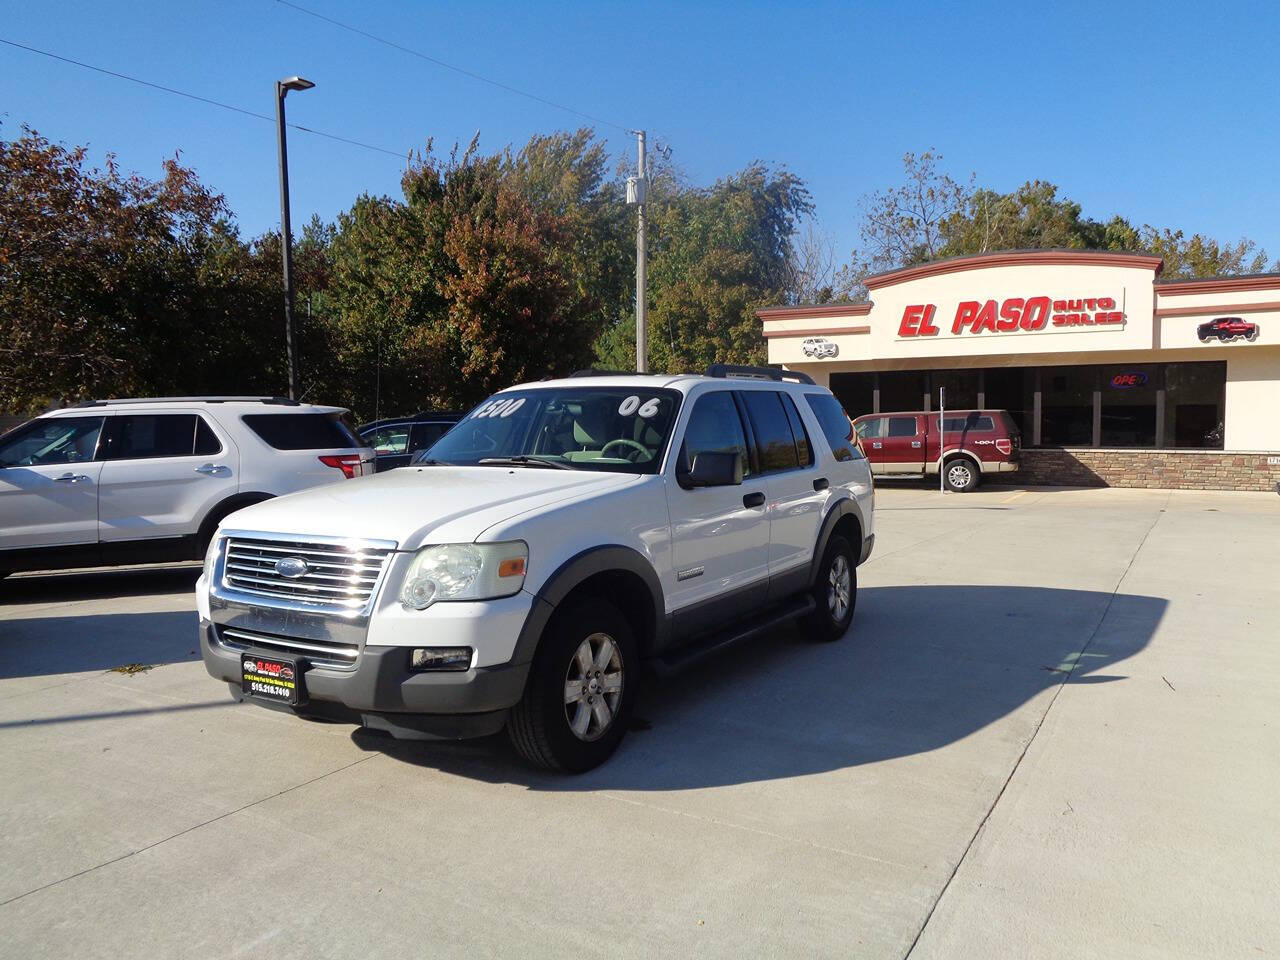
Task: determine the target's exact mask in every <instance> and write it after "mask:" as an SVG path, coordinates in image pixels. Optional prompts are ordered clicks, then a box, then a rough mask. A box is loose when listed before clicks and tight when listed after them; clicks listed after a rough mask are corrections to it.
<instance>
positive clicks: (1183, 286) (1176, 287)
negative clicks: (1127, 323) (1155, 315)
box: [1156, 273, 1280, 297]
mask: <svg viewBox="0 0 1280 960" xmlns="http://www.w3.org/2000/svg"><path fill="white" fill-rule="evenodd" d="M1236 290H1280V274H1275V273H1272V274H1268V275H1266V276H1260V277H1212V278H1210V279H1208V280H1189V281H1188V280H1182V281H1176V282H1166V283H1157V284H1156V293H1158V294H1160V296H1162V297H1182V296H1186V295H1187V294H1195V293H1232V292H1234V291H1236Z"/></svg>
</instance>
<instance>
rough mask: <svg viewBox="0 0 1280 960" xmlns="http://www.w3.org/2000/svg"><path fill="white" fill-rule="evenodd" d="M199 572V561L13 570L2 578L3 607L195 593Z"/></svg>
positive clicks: (1, 594)
mask: <svg viewBox="0 0 1280 960" xmlns="http://www.w3.org/2000/svg"><path fill="white" fill-rule="evenodd" d="M199 576H200V565H199V564H198V563H182V564H172V565H165V566H162V567H159V566H149V567H121V568H119V569H116V570H59V571H52V572H49V573H38V574H13V575H12V576H9V577H7V578H5V579H4V580H0V607H4V606H7V605H11V604H18V603H48V602H49V601H58V600H66V601H71V600H104V599H111V598H115V597H142V596H153V595H155V594H158V593H194V591H195V586H196V580H197V578H198V577H199ZM194 604H195V601H194V600H192V605H193V607H194Z"/></svg>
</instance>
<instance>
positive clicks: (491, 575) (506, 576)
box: [400, 540, 529, 610]
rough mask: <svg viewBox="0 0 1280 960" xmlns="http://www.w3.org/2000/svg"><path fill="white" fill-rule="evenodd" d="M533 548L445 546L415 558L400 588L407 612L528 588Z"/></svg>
mask: <svg viewBox="0 0 1280 960" xmlns="http://www.w3.org/2000/svg"><path fill="white" fill-rule="evenodd" d="M528 561H529V547H528V546H527V545H526V544H525V543H524V541H522V540H515V541H512V542H511V543H445V544H439V545H435V546H430V547H423V548H422V549H421V550H419V551H418V553H417V555H415V556H414V558H413V562H412V563H411V564H410V565H409V572H408V573H407V574H406V575H405V578H404V586H403V587H402V588H401V589H400V603H401V605H403V606H404V607H405V608H406V609H411V610H425V609H426V608H427V607H429V606H431V604H433V603H435V602H436V601H437V600H492V599H495V598H497V597H509V596H511V595H512V594H513V593H519V592H520V588H521V587H523V586H524V571H525V566H526V565H527V564H528Z"/></svg>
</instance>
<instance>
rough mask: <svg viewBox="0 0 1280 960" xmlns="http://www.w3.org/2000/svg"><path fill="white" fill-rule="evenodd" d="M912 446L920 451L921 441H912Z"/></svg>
mask: <svg viewBox="0 0 1280 960" xmlns="http://www.w3.org/2000/svg"><path fill="white" fill-rule="evenodd" d="M911 446H913V447H915V448H916V449H917V450H919V449H920V441H919V440H912V441H911Z"/></svg>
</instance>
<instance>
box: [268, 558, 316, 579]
mask: <svg viewBox="0 0 1280 960" xmlns="http://www.w3.org/2000/svg"><path fill="white" fill-rule="evenodd" d="M310 571H311V568H310V567H309V566H307V561H305V560H303V559H302V558H301V557H284V558H283V559H280V560H277V561H276V573H278V574H280V576H282V577H288V578H289V579H290V580H297V579H298V578H299V577H305V576H306V575H307V574H308V573H309V572H310Z"/></svg>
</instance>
